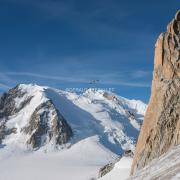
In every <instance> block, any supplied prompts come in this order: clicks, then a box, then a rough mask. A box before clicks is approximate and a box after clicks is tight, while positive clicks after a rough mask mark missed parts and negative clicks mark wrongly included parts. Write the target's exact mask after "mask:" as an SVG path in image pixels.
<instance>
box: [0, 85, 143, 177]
mask: <svg viewBox="0 0 180 180" xmlns="http://www.w3.org/2000/svg"><path fill="white" fill-rule="evenodd" d="M145 110H146V105H145V104H144V103H143V102H141V101H136V100H128V99H126V98H123V97H119V96H117V95H115V94H113V93H110V92H106V91H103V90H98V91H96V90H93V89H88V90H87V91H85V92H84V93H82V94H77V93H71V92H66V91H62V90H57V89H53V88H49V87H40V86H37V85H33V84H29V85H25V84H20V85H18V86H16V87H15V88H13V89H11V90H10V91H9V92H7V93H6V94H4V95H3V96H2V97H1V100H0V164H3V167H6V166H8V169H10V170H11V173H8V172H6V171H4V170H3V169H4V168H1V167H0V179H2V178H3V179H12V178H13V179H16V178H17V179H18V180H21V179H24V178H25V176H26V178H25V179H28V178H29V179H33V178H35V179H37V178H39V179H40V180H41V179H42V180H49V179H51V178H54V179H63V180H71V179H73V180H76V179H77V180H81V179H82V180H90V179H92V178H96V177H97V174H98V169H99V168H100V167H102V166H104V165H105V164H106V163H109V162H111V161H113V160H114V159H116V158H117V157H118V156H119V155H122V154H123V153H124V151H125V150H132V151H134V147H135V142H136V140H137V137H138V134H139V129H140V125H141V123H142V120H143V117H144V113H145ZM47 152H48V154H47ZM27 162H29V163H28V164H27ZM22 169H23V172H22ZM46 170H47V171H46ZM26 171H27V172H26ZM69 172H70V173H69ZM26 173H28V174H30V175H29V177H27V174H26Z"/></svg>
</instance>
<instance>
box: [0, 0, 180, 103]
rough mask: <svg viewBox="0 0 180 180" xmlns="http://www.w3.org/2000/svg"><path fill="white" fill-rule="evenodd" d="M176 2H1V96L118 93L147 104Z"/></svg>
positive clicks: (22, 0) (47, 0)
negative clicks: (23, 91) (46, 91)
mask: <svg viewBox="0 0 180 180" xmlns="http://www.w3.org/2000/svg"><path fill="white" fill-rule="evenodd" d="M178 1H179V0H166V1H164V0H158V1H157V0H151V1H149V0H136V1H134V0H126V1H125V0H91V1H87V0H69V1H68V0H62V1H58V0H54V1H52V0H0V92H3V91H5V90H7V89H8V88H10V87H13V86H14V85H16V84H17V83H37V84H40V85H47V86H52V87H56V88H63V89H64V88H73V87H76V88H78V87H91V85H90V84H89V81H91V80H94V79H98V80H100V83H99V85H96V87H103V88H114V90H115V92H116V93H118V94H119V95H121V96H124V97H128V98H135V99H141V100H143V101H145V102H148V99H149V96H150V90H151V80H152V70H153V57H154V44H155V42H156V39H157V37H158V35H159V34H160V32H162V31H165V30H166V25H167V23H168V22H169V21H170V20H171V19H172V18H173V16H174V14H175V12H176V11H177V10H178V9H179V7H180V6H179V5H180V4H179V2H178Z"/></svg>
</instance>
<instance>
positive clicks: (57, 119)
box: [24, 100, 73, 149]
mask: <svg viewBox="0 0 180 180" xmlns="http://www.w3.org/2000/svg"><path fill="white" fill-rule="evenodd" d="M24 132H25V133H27V134H29V135H30V138H29V140H28V141H27V143H28V144H30V145H31V147H32V148H33V149H36V148H39V147H41V146H43V145H45V144H46V143H48V142H50V141H51V142H52V143H54V144H55V145H62V144H65V143H67V142H68V141H69V139H70V138H71V136H72V134H73V133H72V130H71V128H70V126H69V125H68V124H67V122H66V120H65V119H64V118H63V116H61V114H60V113H59V111H58V110H57V109H56V108H55V106H54V104H53V103H52V101H50V100H49V101H46V102H45V103H42V104H41V105H39V106H38V107H37V108H36V109H35V111H34V113H33V114H32V116H31V119H30V122H29V125H28V126H27V127H25V128H24Z"/></svg>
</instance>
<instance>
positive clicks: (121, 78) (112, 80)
mask: <svg viewBox="0 0 180 180" xmlns="http://www.w3.org/2000/svg"><path fill="white" fill-rule="evenodd" d="M5 74H6V75H9V76H29V77H32V78H40V79H46V80H54V81H62V82H67V83H89V82H90V81H91V80H93V79H98V80H100V83H101V84H104V85H120V86H130V87H151V85H150V83H146V82H138V81H137V82H134V80H130V79H128V78H127V77H128V76H127V74H132V72H129V73H127V72H126V74H124V73H123V72H122V73H119V72H113V73H104V72H103V73H100V72H93V73H92V72H91V73H88V72H84V71H80V72H79V73H77V74H76V75H73V76H69V75H66V74H65V75H64V76H63V75H59V76H51V75H45V74H38V73H31V72H6V73H5Z"/></svg>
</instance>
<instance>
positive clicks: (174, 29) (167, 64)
mask: <svg viewBox="0 0 180 180" xmlns="http://www.w3.org/2000/svg"><path fill="white" fill-rule="evenodd" d="M178 144H180V11H178V12H177V14H176V16H175V18H174V19H173V20H172V21H171V22H170V23H169V25H168V27H167V32H165V33H162V34H161V35H160V36H159V38H158V40H157V42H156V46H155V62H154V74H153V82H152V94H151V98H150V102H149V105H148V108H147V112H146V115H145V119H144V123H143V125H142V128H141V132H140V136H139V139H138V143H137V147H136V152H135V156H134V161H133V165H132V171H131V173H132V174H134V173H135V172H136V171H137V170H139V169H142V168H143V167H144V166H146V165H147V164H148V163H149V162H150V161H152V160H153V159H154V158H158V157H159V156H161V155H162V154H164V153H166V152H167V151H169V150H170V149H172V147H174V146H176V145H178Z"/></svg>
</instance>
